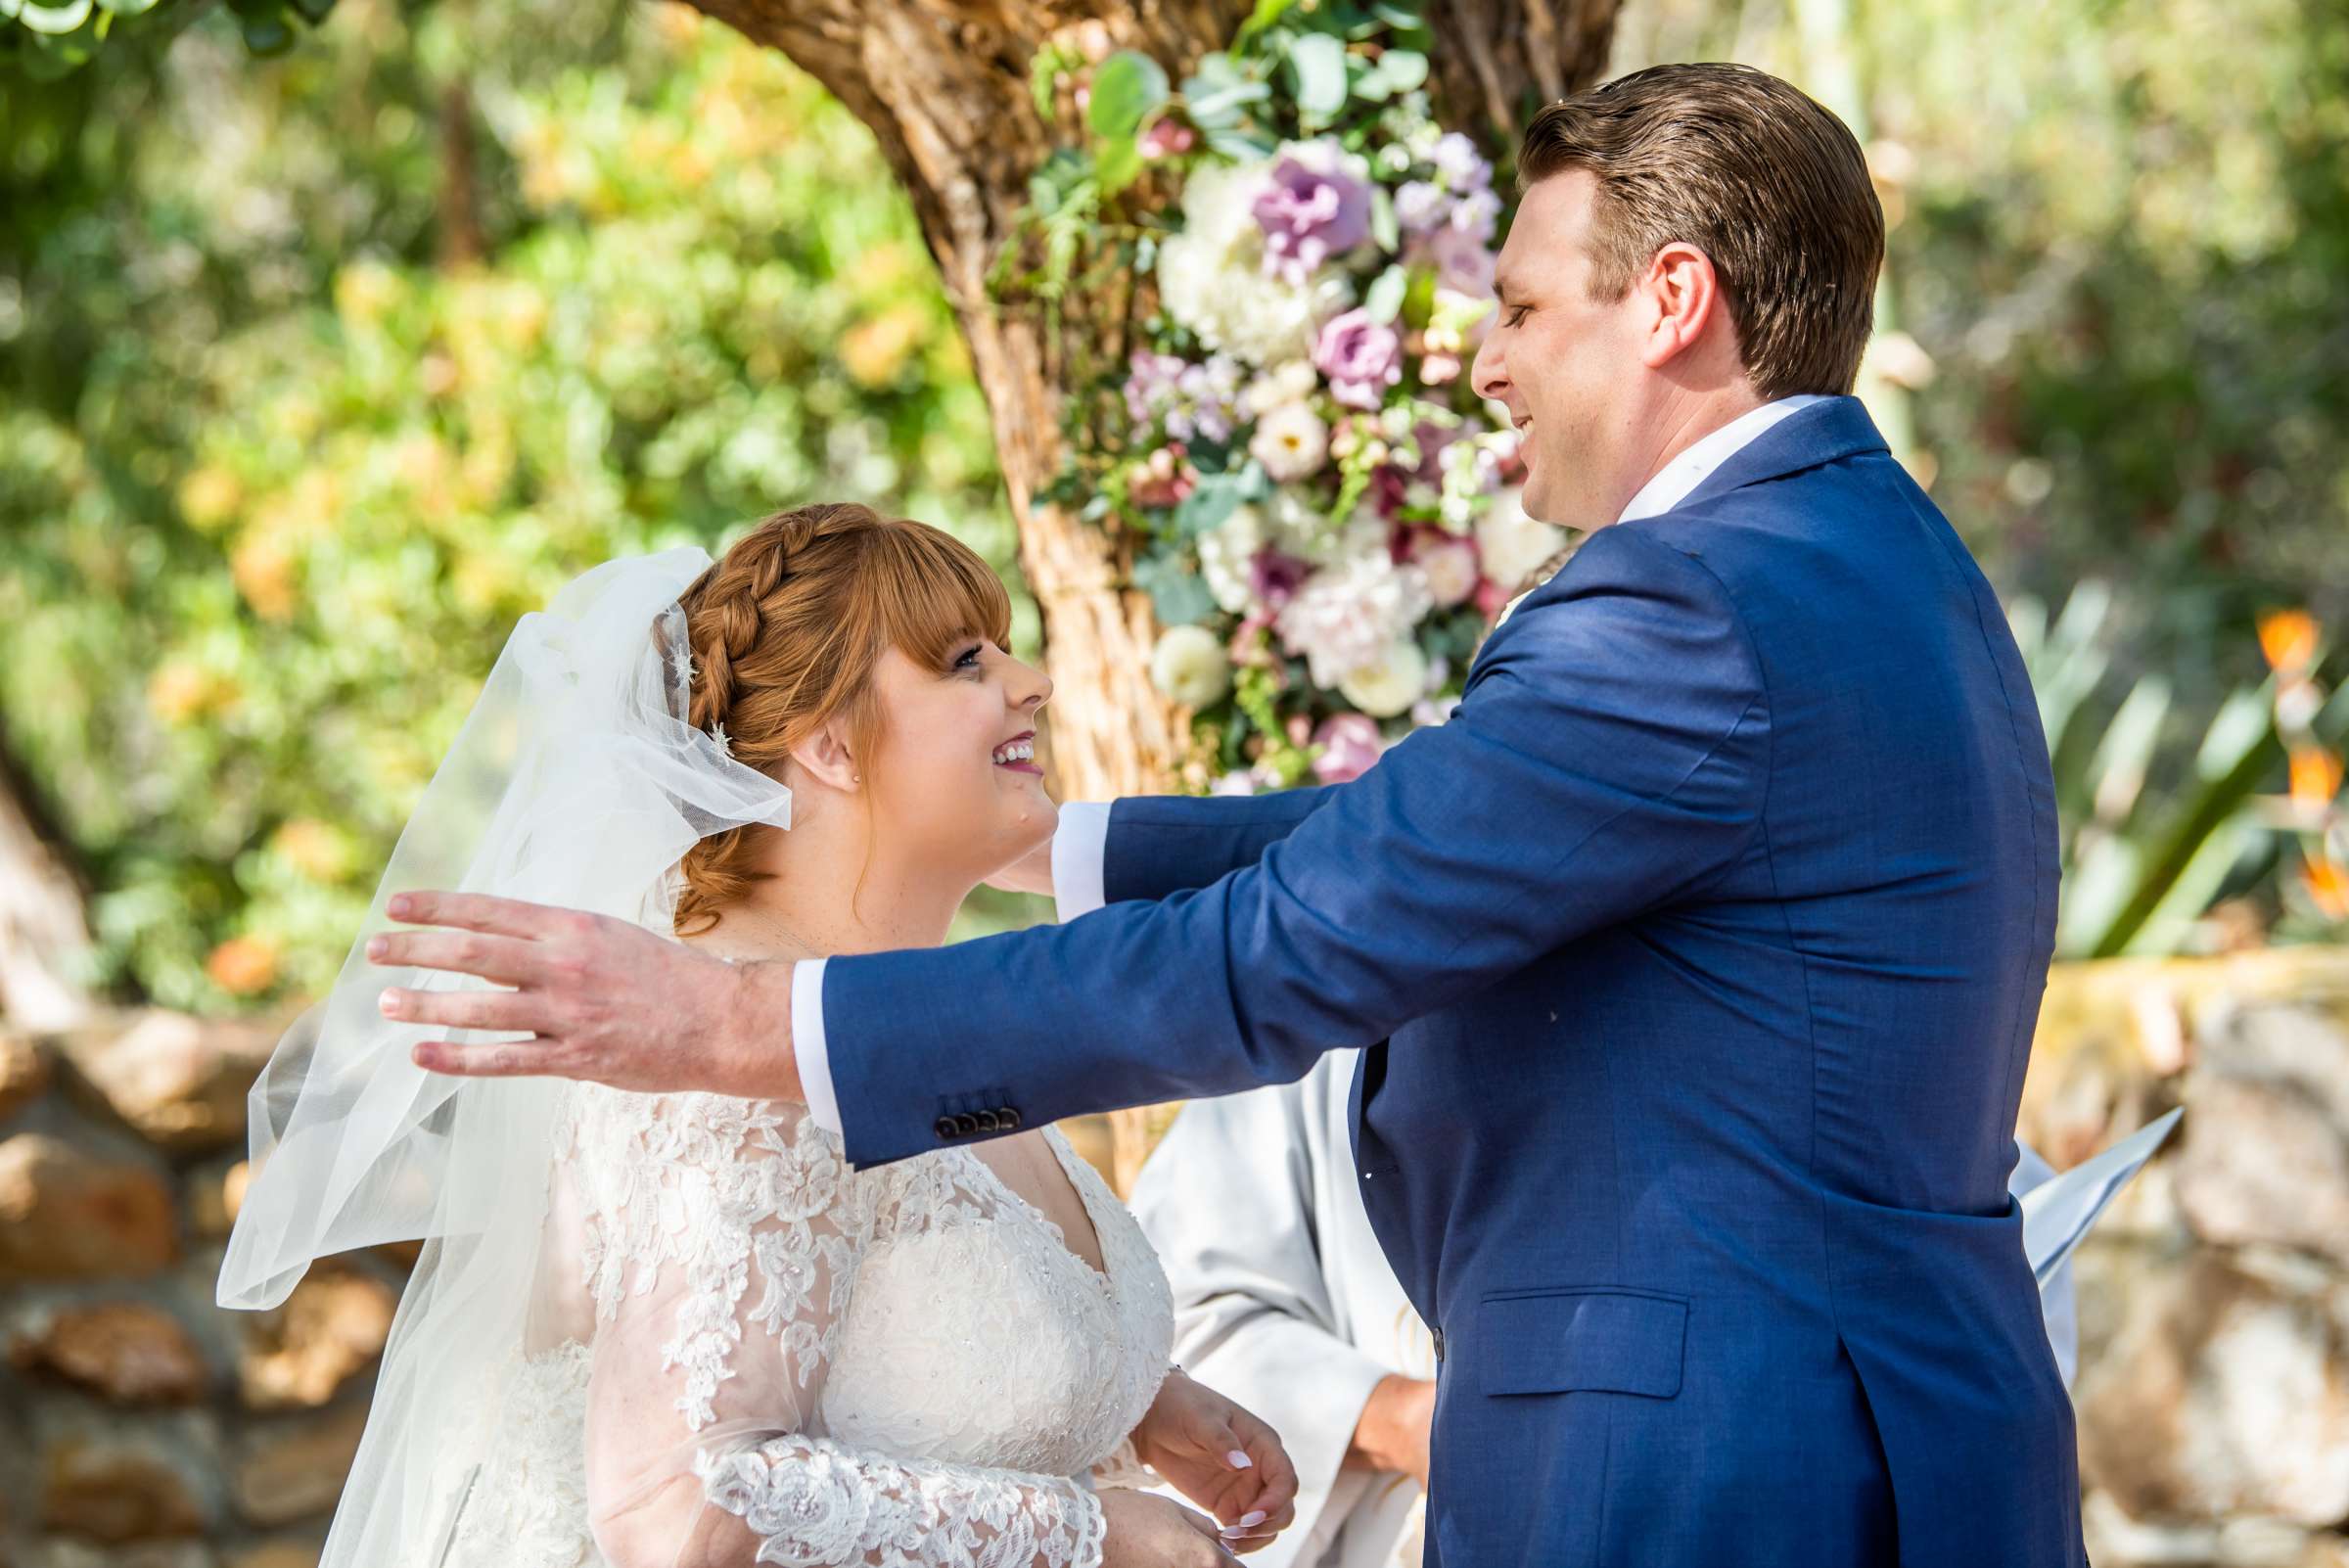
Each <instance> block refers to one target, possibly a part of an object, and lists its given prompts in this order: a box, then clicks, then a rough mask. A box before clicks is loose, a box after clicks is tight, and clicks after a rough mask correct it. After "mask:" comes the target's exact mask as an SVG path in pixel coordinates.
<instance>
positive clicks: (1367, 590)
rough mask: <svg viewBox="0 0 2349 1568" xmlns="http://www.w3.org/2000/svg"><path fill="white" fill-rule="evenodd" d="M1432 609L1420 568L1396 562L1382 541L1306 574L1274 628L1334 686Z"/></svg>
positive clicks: (1319, 681)
mask: <svg viewBox="0 0 2349 1568" xmlns="http://www.w3.org/2000/svg"><path fill="white" fill-rule="evenodd" d="M1433 607H1434V601H1433V600H1432V599H1431V598H1430V597H1429V595H1428V591H1427V582H1426V579H1425V578H1424V577H1423V576H1421V575H1420V573H1419V569H1418V568H1417V567H1410V566H1402V567H1399V566H1397V565H1396V564H1395V562H1394V558H1393V557H1392V556H1390V555H1389V554H1388V553H1387V550H1386V548H1385V547H1384V545H1383V543H1382V544H1381V545H1380V546H1379V547H1378V548H1375V549H1369V550H1363V551H1360V552H1359V553H1354V554H1350V555H1348V556H1347V557H1346V558H1345V559H1343V560H1341V561H1338V562H1336V563H1334V564H1332V565H1329V566H1325V567H1322V568H1321V569H1320V570H1319V571H1317V572H1315V573H1314V574H1313V576H1310V577H1308V578H1306V579H1305V585H1304V586H1303V587H1301V588H1299V589H1298V590H1297V596H1296V597H1295V598H1293V599H1291V600H1290V601H1289V602H1288V603H1287V604H1286V605H1283V606H1282V607H1281V611H1280V615H1279V616H1278V618H1277V619H1275V621H1274V622H1273V626H1274V628H1275V629H1277V630H1278V631H1279V633H1280V639H1281V642H1282V644H1283V645H1284V646H1285V647H1286V648H1287V649H1288V650H1289V651H1290V652H1291V653H1294V654H1300V655H1303V656H1304V659H1305V662H1306V667H1307V669H1308V670H1309V671H1310V672H1311V673H1312V675H1313V684H1314V685H1316V686H1330V687H1334V686H1336V685H1337V684H1338V683H1339V682H1340V681H1343V680H1344V679H1346V678H1347V677H1348V676H1349V675H1352V674H1353V673H1354V672H1355V671H1357V670H1359V669H1365V668H1366V667H1368V666H1370V665H1371V664H1373V663H1375V662H1376V661H1377V660H1378V659H1379V658H1381V657H1382V656H1383V655H1384V654H1385V653H1386V652H1387V650H1388V649H1389V648H1390V647H1391V646H1392V645H1393V644H1395V643H1397V642H1399V641H1401V640H1403V639H1404V638H1405V636H1407V635H1408V634H1409V632H1410V629H1411V628H1412V627H1413V626H1415V625H1417V624H1418V623H1419V620H1420V618H1421V617H1422V616H1425V615H1426V614H1427V613H1428V611H1429V610H1430V609H1432V608H1433Z"/></svg>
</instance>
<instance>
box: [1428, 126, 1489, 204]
mask: <svg viewBox="0 0 2349 1568" xmlns="http://www.w3.org/2000/svg"><path fill="white" fill-rule="evenodd" d="M1428 161H1430V162H1432V163H1434V164H1435V165H1436V172H1437V173H1438V174H1441V175H1442V176H1443V177H1444V183H1445V184H1446V185H1448V186H1450V187H1451V189H1453V190H1455V191H1463V192H1464V191H1481V190H1484V189H1485V188H1486V187H1488V186H1490V185H1491V184H1492V183H1493V165H1492V164H1491V163H1488V162H1486V161H1485V155H1484V154H1482V153H1480V152H1478V151H1477V150H1476V143H1474V142H1472V141H1470V140H1469V139H1468V138H1467V137H1465V136H1463V135H1461V134H1460V133H1459V132H1458V131H1447V132H1446V133H1445V134H1444V135H1443V137H1442V138H1441V139H1439V140H1438V141H1437V143H1436V150H1435V153H1434V155H1433V156H1432V157H1431V158H1430V159H1429V160H1428Z"/></svg>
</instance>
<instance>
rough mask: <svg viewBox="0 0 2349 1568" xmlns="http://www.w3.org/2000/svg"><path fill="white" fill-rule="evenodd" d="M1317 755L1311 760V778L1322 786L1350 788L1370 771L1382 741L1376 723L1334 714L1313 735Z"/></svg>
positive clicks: (1364, 716)
mask: <svg viewBox="0 0 2349 1568" xmlns="http://www.w3.org/2000/svg"><path fill="white" fill-rule="evenodd" d="M1313 744H1314V745H1315V746H1318V747H1320V748H1321V755H1320V756H1318V757H1316V758H1314V759H1313V776H1314V777H1315V778H1317V779H1319V780H1320V781H1321V782H1322V783H1324V784H1351V783H1353V782H1354V781H1355V780H1356V779H1358V778H1360V777H1361V776H1362V775H1363V774H1364V773H1367V772H1368V771H1370V764H1371V763H1373V762H1375V761H1378V754H1379V753H1380V752H1383V751H1385V750H1386V741H1385V739H1384V738H1383V737H1382V736H1381V735H1380V734H1379V733H1378V720H1376V719H1375V718H1372V717H1371V716H1370V715H1367V714H1335V715H1331V716H1330V717H1328V718H1325V719H1323V720H1322V721H1321V727H1320V728H1319V729H1317V730H1315V731H1314V732H1313Z"/></svg>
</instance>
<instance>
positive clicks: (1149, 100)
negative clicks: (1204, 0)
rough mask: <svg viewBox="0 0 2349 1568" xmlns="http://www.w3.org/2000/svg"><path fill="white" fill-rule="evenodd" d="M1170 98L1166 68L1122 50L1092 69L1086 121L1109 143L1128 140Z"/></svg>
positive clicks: (1127, 50) (1137, 54)
mask: <svg viewBox="0 0 2349 1568" xmlns="http://www.w3.org/2000/svg"><path fill="white" fill-rule="evenodd" d="M1166 101H1167V72H1166V69H1165V68H1164V67H1162V66H1161V65H1159V63H1158V62H1157V61H1155V60H1153V59H1151V58H1150V57H1149V56H1148V55H1145V54H1141V53H1139V52H1137V51H1135V50H1131V49H1121V50H1119V51H1118V52H1117V53H1116V54H1114V55H1112V56H1110V57H1109V58H1108V59H1107V60H1104V61H1102V62H1101V65H1100V67H1099V69H1096V70H1094V72H1093V91H1092V96H1091V98H1090V99H1089V100H1088V102H1087V104H1086V107H1085V122H1086V123H1087V124H1089V125H1090V126H1091V127H1092V131H1093V134H1094V135H1095V136H1098V137H1100V138H1101V139H1102V140H1103V141H1106V142H1115V141H1121V140H1126V139H1128V138H1130V137H1132V136H1133V135H1134V134H1135V133H1136V132H1138V131H1139V130H1140V129H1141V128H1142V120H1143V119H1144V118H1145V117H1146V116H1147V115H1149V114H1150V112H1151V111H1152V110H1155V109H1157V108H1158V107H1159V106H1160V105H1161V104H1163V103H1165V102H1166Z"/></svg>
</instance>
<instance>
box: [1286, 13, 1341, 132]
mask: <svg viewBox="0 0 2349 1568" xmlns="http://www.w3.org/2000/svg"><path fill="white" fill-rule="evenodd" d="M1289 69H1290V70H1292V71H1293V72H1295V73H1296V77H1297V113H1298V115H1299V117H1300V118H1301V119H1303V120H1304V122H1305V123H1307V124H1308V125H1320V124H1326V123H1327V122H1328V121H1330V120H1331V119H1333V118H1335V117H1336V116H1337V114H1338V111H1340V110H1342V109H1344V108H1345V107H1346V45H1345V43H1344V42H1343V41H1342V40H1340V39H1338V38H1335V37H1333V36H1331V35H1330V34H1328V33H1326V32H1309V33H1307V34H1306V35H1305V36H1304V37H1302V38H1300V39H1298V40H1297V43H1296V46H1295V47H1294V48H1293V49H1291V50H1290V51H1289Z"/></svg>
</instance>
